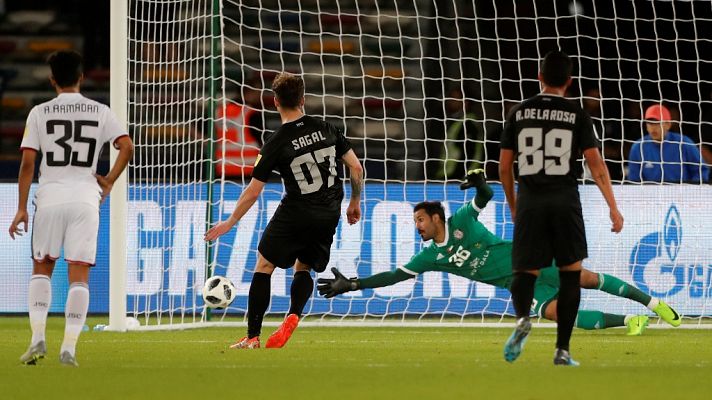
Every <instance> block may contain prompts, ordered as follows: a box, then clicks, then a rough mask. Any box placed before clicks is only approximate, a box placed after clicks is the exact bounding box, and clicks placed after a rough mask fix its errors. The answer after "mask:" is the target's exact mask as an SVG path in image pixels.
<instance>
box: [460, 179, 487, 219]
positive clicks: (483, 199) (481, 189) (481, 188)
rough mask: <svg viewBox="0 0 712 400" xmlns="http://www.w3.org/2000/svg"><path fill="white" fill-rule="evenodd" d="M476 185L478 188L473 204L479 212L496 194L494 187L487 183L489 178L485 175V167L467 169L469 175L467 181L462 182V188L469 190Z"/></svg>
mask: <svg viewBox="0 0 712 400" xmlns="http://www.w3.org/2000/svg"><path fill="white" fill-rule="evenodd" d="M472 187H474V188H475V189H476V190H477V194H476V195H475V198H474V199H473V205H474V206H475V208H476V210H477V211H478V212H479V211H480V210H482V209H483V208H485V207H486V206H487V203H489V201H490V200H491V199H492V197H493V196H494V192H493V191H492V188H491V187H490V186H489V185H488V184H487V178H486V177H485V170H483V169H473V170H469V171H467V177H466V180H465V182H463V183H461V184H460V190H467V189H469V188H472Z"/></svg>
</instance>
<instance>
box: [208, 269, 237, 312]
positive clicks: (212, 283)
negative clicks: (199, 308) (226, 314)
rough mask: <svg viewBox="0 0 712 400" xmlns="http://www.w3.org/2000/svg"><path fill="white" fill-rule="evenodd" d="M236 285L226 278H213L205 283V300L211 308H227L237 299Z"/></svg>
mask: <svg viewBox="0 0 712 400" xmlns="http://www.w3.org/2000/svg"><path fill="white" fill-rule="evenodd" d="M235 292H236V290H235V285H233V284H232V282H230V280H229V279H227V278H226V277H224V276H213V277H211V278H209V279H208V280H207V281H205V285H204V286H203V300H205V305H206V306H208V307H210V308H225V307H227V306H229V305H230V303H232V301H233V300H234V299H235Z"/></svg>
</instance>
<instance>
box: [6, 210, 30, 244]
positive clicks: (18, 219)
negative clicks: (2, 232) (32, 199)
mask: <svg viewBox="0 0 712 400" xmlns="http://www.w3.org/2000/svg"><path fill="white" fill-rule="evenodd" d="M27 221H28V217H27V210H17V214H15V218H14V219H13V220H12V224H10V237H11V238H12V240H15V235H17V236H22V235H23V232H24V233H27ZM20 224H24V225H25V228H24V230H21V229H20Z"/></svg>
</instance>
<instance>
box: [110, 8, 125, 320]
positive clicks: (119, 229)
mask: <svg viewBox="0 0 712 400" xmlns="http://www.w3.org/2000/svg"><path fill="white" fill-rule="evenodd" d="M127 17H128V0H115V1H112V2H111V10H110V20H111V22H110V24H111V27H110V29H111V35H110V47H111V51H110V63H111V78H110V79H111V82H110V97H111V98H110V103H111V104H110V107H111V110H112V111H113V112H114V114H115V115H116V117H117V119H118V121H119V122H120V123H123V124H124V126H127V125H128V118H127V110H128V98H127V94H128V87H127V77H128V68H127V60H128V46H127V45H128V40H127V38H128V35H127V33H128V32H127V27H128V20H127ZM109 151H110V162H111V165H114V162H115V161H116V157H117V156H118V154H119V151H118V150H117V149H115V148H114V147H113V146H109ZM127 175H128V171H124V173H122V174H121V175H120V176H119V177H118V178H117V180H116V182H114V186H113V188H112V191H111V196H110V200H109V202H110V215H111V218H110V221H111V222H110V228H109V253H110V254H109V326H108V327H107V329H108V330H112V331H118V332H123V331H125V330H126V244H127V240H126V234H127V232H126V208H127V205H128V197H127V182H128V180H127Z"/></svg>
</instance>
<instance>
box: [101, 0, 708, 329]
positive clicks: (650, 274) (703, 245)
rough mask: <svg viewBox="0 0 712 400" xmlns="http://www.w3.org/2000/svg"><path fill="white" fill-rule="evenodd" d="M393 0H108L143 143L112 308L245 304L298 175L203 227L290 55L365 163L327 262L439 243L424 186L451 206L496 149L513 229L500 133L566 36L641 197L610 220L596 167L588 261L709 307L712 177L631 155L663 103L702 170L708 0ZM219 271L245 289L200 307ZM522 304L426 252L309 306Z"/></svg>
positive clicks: (214, 213) (270, 111) (447, 316)
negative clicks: (379, 279)
mask: <svg viewBox="0 0 712 400" xmlns="http://www.w3.org/2000/svg"><path fill="white" fill-rule="evenodd" d="M386 3H388V4H385V3H383V2H376V1H366V0H345V1H328V2H327V1H319V0H308V1H302V2H287V1H280V0H193V1H185V0H162V1H155V0H122V1H116V2H112V13H113V12H115V13H116V14H112V50H111V54H112V93H111V94H112V104H111V105H112V109H114V111H115V112H116V113H117V114H118V115H119V116H120V118H125V120H126V124H127V127H128V129H129V131H130V133H131V135H132V138H133V139H134V143H135V145H136V151H135V153H136V154H135V157H134V159H133V160H132V161H131V162H130V164H129V167H128V170H127V173H126V174H125V175H124V176H125V177H126V182H125V183H124V185H125V186H124V190H125V192H124V193H125V194H123V195H122V194H121V192H120V190H121V189H120V188H118V186H119V185H120V183H119V182H117V184H116V185H115V186H114V190H113V192H112V196H111V197H112V199H111V209H112V216H111V230H112V238H111V242H112V243H111V244H112V266H111V270H112V274H113V273H114V272H115V273H117V274H120V275H122V276H113V275H112V278H111V288H112V293H111V311H110V313H111V316H110V320H111V322H110V327H111V329H115V330H124V329H126V321H125V317H126V316H127V315H128V316H131V317H135V318H137V319H138V320H139V322H140V324H141V329H184V328H187V327H202V326H218V325H220V326H222V325H225V324H228V325H229V324H233V323H234V324H244V321H245V313H246V310H247V297H248V291H249V286H250V281H251V279H252V276H253V274H254V265H255V261H256V258H257V244H258V242H259V238H260V236H261V234H262V233H263V232H264V229H265V227H266V225H267V222H268V221H269V218H270V217H271V215H272V214H273V213H274V211H275V210H276V208H277V207H278V205H279V202H280V199H281V198H282V196H283V194H284V192H283V187H282V184H281V183H280V182H279V179H278V177H276V176H275V177H273V179H271V180H270V182H269V183H267V185H266V187H265V190H264V192H263V195H262V196H261V197H260V199H259V200H258V201H257V202H256V203H255V206H254V207H253V209H252V210H250V212H248V213H247V214H246V215H245V216H244V218H243V219H242V220H241V221H240V222H239V223H238V225H237V226H236V227H235V228H234V229H233V230H232V231H231V232H229V233H228V234H226V235H224V236H223V237H221V238H220V239H219V240H217V241H215V242H214V243H211V244H208V245H206V244H205V243H204V242H203V240H202V238H203V234H204V232H205V230H206V229H207V228H208V226H209V225H210V224H211V223H214V222H216V221H220V220H224V219H225V218H227V217H228V216H229V214H230V212H231V211H232V210H233V208H234V207H235V204H236V201H237V199H238V197H239V195H240V193H241V192H242V190H243V189H244V187H245V186H246V184H247V183H248V182H249V174H250V171H251V168H252V165H253V164H254V161H255V158H256V153H257V151H258V150H259V147H260V145H261V143H263V142H264V140H265V139H267V138H268V137H269V136H270V135H271V134H273V133H274V131H275V130H276V129H277V128H278V127H279V126H280V119H279V115H278V113H277V112H276V110H275V108H274V106H273V95H272V93H271V90H270V85H271V82H272V79H273V77H274V76H275V75H276V74H277V73H279V72H281V71H289V72H294V73H298V74H300V75H301V76H302V77H303V78H304V80H305V85H306V93H305V94H306V104H305V111H306V113H307V114H309V115H313V116H315V117H318V118H323V119H325V120H327V121H329V122H332V123H334V124H335V125H337V126H339V127H342V128H343V129H344V131H345V134H346V136H347V137H348V139H349V140H350V142H351V143H352V145H353V147H354V150H355V152H356V153H357V155H358V156H359V159H360V160H362V162H363V165H364V167H365V182H366V184H365V189H364V191H363V203H362V205H363V210H364V212H363V219H362V221H361V222H359V223H358V224H355V225H353V226H350V225H348V224H344V223H342V224H340V225H339V227H338V228H337V233H336V235H335V238H334V244H333V246H332V249H331V262H330V267H332V266H333V267H337V268H339V269H340V270H341V271H342V273H344V274H345V275H346V276H357V275H358V276H362V277H363V276H369V275H372V274H375V273H379V272H383V271H387V270H392V269H394V268H397V267H398V266H401V265H403V264H404V263H406V262H408V260H409V259H410V257H411V256H413V255H414V254H416V253H417V252H418V251H419V250H420V249H421V248H422V247H423V246H424V245H428V244H423V243H421V241H420V238H419V236H418V234H417V232H416V231H415V230H414V227H413V222H412V207H413V205H415V204H416V203H417V202H419V201H423V200H441V201H443V204H444V206H445V208H446V213H447V214H448V215H450V214H451V213H453V212H455V211H456V210H457V208H458V207H459V206H461V205H462V204H464V203H466V202H467V201H468V200H469V199H471V197H472V196H473V195H474V193H473V192H472V191H468V192H462V191H460V190H459V188H458V184H457V182H458V179H459V178H460V177H461V176H462V174H463V173H464V171H465V170H467V169H469V168H472V167H482V168H485V169H486V170H487V173H488V175H489V178H490V181H491V184H492V187H493V189H494V192H495V196H494V198H493V199H492V201H491V202H490V204H489V205H488V206H487V208H486V209H485V211H484V212H483V213H482V214H481V216H480V221H481V222H482V223H483V224H485V225H486V226H487V227H488V228H489V229H490V230H491V231H492V232H493V233H495V234H496V235H498V236H500V237H502V238H505V239H508V240H510V239H511V237H512V228H513V226H512V224H511V219H510V215H509V211H508V207H507V205H506V202H505V199H504V195H503V192H502V190H501V186H500V185H499V183H498V178H497V166H498V165H497V160H498V156H499V148H498V145H499V135H500V133H501V130H502V125H503V122H504V119H505V116H506V115H507V113H508V111H509V110H510V109H511V107H512V106H513V105H515V104H517V103H518V102H520V101H522V100H523V99H525V98H528V97H530V96H532V95H534V94H536V93H538V92H539V83H538V80H537V72H538V65H539V62H540V60H541V59H542V57H543V56H544V54H545V53H546V52H547V51H548V50H550V49H553V48H556V47H561V48H562V49H563V50H565V51H567V52H568V53H569V54H570V55H571V57H572V60H573V62H574V76H573V78H574V84H573V86H572V87H571V89H570V91H569V93H568V94H567V97H569V98H570V99H571V100H572V101H575V102H577V103H579V104H581V105H582V106H583V107H584V108H585V109H586V110H587V111H588V112H589V113H590V114H591V115H592V118H593V121H594V124H595V126H596V129H597V132H598V134H599V136H600V139H601V143H602V149H601V150H602V153H603V156H604V159H605V161H606V163H607V165H608V167H609V170H610V171H611V174H612V177H613V179H614V190H615V193H616V196H617V198H618V201H619V206H620V207H621V210H622V212H623V214H624V216H625V218H626V226H625V228H624V232H623V233H622V234H621V235H613V234H611V233H610V227H609V221H608V212H607V208H606V206H605V203H604V202H603V200H602V198H601V195H600V193H599V192H598V191H597V188H596V186H595V185H594V184H592V181H591V180H590V179H587V176H586V175H584V176H583V177H582V179H581V180H580V187H579V188H580V192H581V197H582V202H583V207H584V218H585V222H586V228H587V236H588V241H589V255H590V257H589V258H588V259H587V260H586V261H585V262H584V265H585V267H586V268H589V269H591V270H593V271H595V272H603V273H607V274H611V275H615V276H618V277H619V278H621V279H623V280H625V281H627V282H629V283H632V284H635V285H636V286H638V287H640V288H641V289H642V290H643V291H646V292H647V293H650V294H652V295H654V296H657V297H659V298H661V299H663V300H665V301H667V302H669V303H670V304H672V305H673V306H674V307H676V309H677V310H678V311H679V312H680V313H681V314H683V315H684V316H685V319H686V324H685V325H686V326H694V327H706V326H712V324H709V323H708V322H709V317H710V316H712V300H710V299H712V258H711V257H710V254H712V252H711V251H710V250H712V247H710V243H712V241H710V240H709V239H710V236H712V228H710V227H712V217H710V215H709V213H708V212H706V207H705V204H706V199H709V198H712V186H710V185H708V184H706V183H705V184H699V183H697V184H694V183H690V182H679V183H674V182H668V183H641V182H638V181H639V180H640V179H639V178H640V177H641V176H642V175H639V176H637V177H636V176H632V175H631V173H630V171H631V169H630V168H631V165H633V164H634V163H636V162H637V165H640V166H641V169H645V168H652V167H650V166H649V165H652V163H650V162H648V163H646V161H642V160H641V161H634V160H630V159H629V158H630V154H631V153H630V152H631V149H632V148H634V145H635V142H637V141H638V140H639V139H641V138H643V136H644V135H645V134H646V129H647V127H646V125H645V124H644V123H643V118H644V113H645V110H646V108H647V107H648V106H650V105H654V104H661V103H662V104H664V105H666V106H667V107H668V108H669V109H670V112H671V113H673V114H674V115H675V117H674V118H673V119H674V121H673V122H674V124H673V127H672V129H674V130H676V131H677V132H680V133H681V134H683V135H685V136H686V137H688V138H690V139H691V143H688V144H685V145H684V146H683V145H681V144H679V145H678V147H677V149H678V150H677V152H676V153H675V152H673V153H675V155H676V156H680V157H682V155H683V153H687V152H688V151H692V150H693V149H697V152H698V153H699V154H700V156H699V157H700V159H698V160H697V161H696V162H695V161H694V160H688V159H686V160H685V161H681V162H679V163H675V162H674V161H666V160H662V161H661V162H659V163H657V164H656V168H658V167H659V168H667V169H675V166H677V168H678V172H679V170H681V168H683V167H690V168H689V169H690V171H691V172H689V173H690V174H692V175H690V176H693V175H694V171H695V170H696V171H697V175H698V176H703V175H704V174H705V172H704V171H705V170H706V168H707V167H708V163H709V162H710V161H712V124H711V123H710V122H709V121H710V120H712V119H711V118H712V99H711V98H710V95H711V93H710V92H711V91H712V76H710V72H709V71H712V68H710V67H712V57H711V56H710V53H709V52H708V51H705V49H706V47H705V46H707V47H709V42H710V41H709V40H708V39H706V38H704V37H703V36H702V35H701V33H700V32H705V31H706V30H709V29H710V28H712V19H711V18H710V15H711V14H710V11H711V10H710V7H711V6H710V4H707V2H685V1H682V2H666V1H653V2H617V1H614V0H606V1H603V2H599V1H596V2H594V1H586V0H581V1H572V2H571V3H570V5H569V6H566V7H562V6H561V4H563V3H561V2H553V3H551V4H549V5H546V6H544V5H541V4H539V3H537V2H532V4H531V5H526V4H523V3H521V2H515V1H504V2H501V1H494V0H492V1H476V2H475V1H455V0H433V1H429V0H415V1H411V2H392V4H391V2H386ZM701 3H705V4H701ZM113 15H122V16H123V17H122V18H119V17H116V18H115V17H114V16H113ZM114 46H116V47H114ZM122 95H123V96H124V97H121V96H122ZM122 113H123V114H122ZM340 172H341V173H342V175H343V173H344V172H345V171H340ZM686 173H687V172H686ZM639 174H642V173H639ZM686 176H687V175H686ZM347 179H348V173H346V179H345V181H346V180H347ZM705 179H707V178H705ZM680 180H683V179H682V178H681V179H680ZM685 180H686V181H687V180H688V179H685ZM701 180H704V179H701ZM344 188H345V191H346V198H348V191H349V185H348V183H346V182H345V184H344ZM122 202H123V207H124V209H123V211H122V209H121V207H122V205H121V204H120V203H122ZM122 212H123V213H125V214H124V216H123V217H122V216H121V215H122V214H121V213H122ZM122 229H123V230H124V232H122ZM114 235H116V237H118V235H123V241H122V239H121V238H118V239H116V240H115V236H114ZM115 252H117V253H118V254H116V258H114V256H115V254H114V253H115ZM122 257H123V260H122ZM122 268H123V270H122ZM211 273H212V274H217V275H224V276H227V277H228V278H229V279H230V280H231V281H232V282H233V283H234V285H235V287H236V288H237V297H236V299H235V301H234V302H233V303H232V305H231V306H230V307H229V308H228V309H227V310H224V311H223V310H218V311H213V315H212V318H211V320H210V321H207V316H208V314H206V310H205V309H204V307H203V303H202V299H201V297H200V288H201V286H202V283H203V281H204V278H205V276H206V274H211ZM291 274H292V273H291V271H290V270H288V271H286V272H285V271H284V270H281V269H277V270H276V271H275V273H274V275H273V276H272V298H271V303H270V308H269V310H268V315H271V316H274V317H275V318H278V317H280V316H282V315H284V314H285V313H286V312H287V310H288V309H289V288H290V284H291V279H292V278H291ZM319 276H323V277H329V276H331V274H330V272H328V271H327V272H325V273H323V274H319ZM115 278H116V279H115ZM314 278H316V276H314ZM581 307H582V308H586V309H597V310H601V311H604V312H609V313H617V314H650V312H649V311H648V310H647V309H646V308H645V307H644V306H642V305H640V304H637V303H634V302H632V301H630V300H627V299H623V298H616V297H611V296H610V295H608V294H606V293H603V292H600V291H595V290H591V291H585V293H584V296H583V298H582V303H581ZM512 314H513V308H512V305H511V301H510V299H509V293H508V292H507V290H506V289H502V288H495V287H492V286H489V285H486V284H482V283H475V282H472V281H469V280H468V279H466V278H462V277H457V276H453V275H446V274H444V273H438V272H429V273H426V274H423V275H421V276H419V277H417V279H414V280H409V281H405V282H401V283H399V284H397V285H394V286H391V287H387V288H378V289H369V290H364V291H359V292H352V293H347V294H345V295H342V296H338V297H336V298H334V299H324V298H322V297H320V296H319V295H318V293H316V290H315V292H314V293H313V296H312V298H311V300H310V301H309V302H308V303H307V305H306V308H305V321H306V322H311V323H314V324H316V325H329V324H332V323H337V324H343V325H349V324H371V323H375V324H376V325H381V326H390V325H392V324H419V325H428V324H436V325H440V326H450V325H452V324H454V325H460V326H464V325H470V324H472V325H476V326H489V324H495V325H500V324H504V323H507V322H506V321H509V318H508V317H510V316H511V315H512ZM650 315H651V316H652V315H653V314H650Z"/></svg>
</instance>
